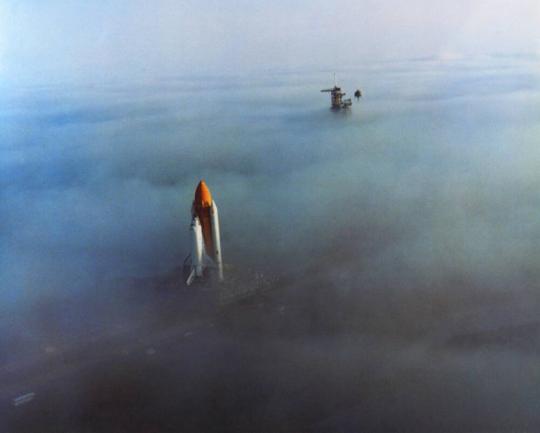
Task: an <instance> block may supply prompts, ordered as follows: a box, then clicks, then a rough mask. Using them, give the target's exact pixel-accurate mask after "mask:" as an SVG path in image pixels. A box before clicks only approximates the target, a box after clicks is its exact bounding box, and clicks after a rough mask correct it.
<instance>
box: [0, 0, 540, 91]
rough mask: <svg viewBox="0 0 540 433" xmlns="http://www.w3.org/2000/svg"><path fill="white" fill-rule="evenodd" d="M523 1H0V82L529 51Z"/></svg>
mask: <svg viewBox="0 0 540 433" xmlns="http://www.w3.org/2000/svg"><path fill="white" fill-rule="evenodd" d="M538 22H540V6H539V4H538V2H537V1H534V0H516V1H513V2H509V1H503V0H475V1H468V0H455V1H444V2H442V1H438V2H437V1H430V0H412V1H408V2H402V1H398V0H386V1H373V0H361V1H354V0H336V1H332V2H330V1H322V0H313V1H307V0H299V1H289V2H285V1H282V0H280V1H272V2H270V1H257V0H255V1H247V0H234V1H230V0H229V1H226V0H225V1H215V0H214V1H209V0H201V1H192V0H186V1H170V0H157V1H153V2H143V1H129V2H128V1H125V0H116V1H110V2H105V1H96V2H86V1H54V0H52V1H47V2H41V1H10V0H8V1H5V2H2V4H1V5H0V78H2V79H3V80H8V81H11V80H16V81H22V82H26V81H34V82H35V81H39V82H47V81H48V80H51V81H62V80H63V79H75V80H83V81H84V80H86V79H88V80H96V79H97V80H100V79H104V78H121V79H122V78H129V77H132V76H133V77H136V76H139V75H145V74H150V75H168V74H178V73H180V74H183V73H190V72H195V73H200V72H211V73H215V72H217V73H219V72H228V73H242V72H246V71H253V70H261V69H262V70H264V69H272V68H277V69H287V68H302V67H307V68H333V67H335V66H334V65H336V64H338V65H339V64H344V65H358V64H362V63H365V62H371V61H377V60H388V59H404V58H417V57H435V58H441V59H447V58H456V57H461V56H475V55H483V54H494V53H495V54H506V55H514V54H528V55H530V54H532V55H537V54H538V52H539V50H540V29H539V26H538V25H537V23H538Z"/></svg>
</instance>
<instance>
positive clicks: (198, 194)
mask: <svg viewBox="0 0 540 433" xmlns="http://www.w3.org/2000/svg"><path fill="white" fill-rule="evenodd" d="M194 204H195V206H197V207H210V206H212V194H210V190H209V189H208V187H207V186H206V183H204V180H201V181H200V182H199V184H198V185H197V189H196V190H195V200H194Z"/></svg>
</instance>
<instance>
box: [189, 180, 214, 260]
mask: <svg viewBox="0 0 540 433" xmlns="http://www.w3.org/2000/svg"><path fill="white" fill-rule="evenodd" d="M211 207H212V194H210V190H209V189H208V186H206V183H205V182H204V180H201V181H200V182H199V184H198V185H197V189H196V190H195V199H194V200H193V206H192V208H191V213H192V216H197V217H198V218H199V221H200V223H201V228H202V234H203V240H204V247H205V249H206V252H207V254H208V255H209V256H210V257H212V258H214V242H213V240H212V219H211V216H210V209H211Z"/></svg>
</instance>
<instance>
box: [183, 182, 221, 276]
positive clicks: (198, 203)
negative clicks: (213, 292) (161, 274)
mask: <svg viewBox="0 0 540 433" xmlns="http://www.w3.org/2000/svg"><path fill="white" fill-rule="evenodd" d="M191 216H192V220H191V227H190V231H191V254H190V256H189V257H188V258H187V259H186V265H187V266H188V269H187V270H188V272H189V275H188V277H187V280H186V284H187V285H188V286H189V285H190V284H191V283H193V281H194V280H195V279H203V278H206V277H208V276H209V274H211V273H213V272H216V274H217V277H218V279H219V281H223V261H222V257H221V234H220V231H219V213H218V208H217V205H216V202H215V201H214V200H213V199H212V194H210V190H209V189H208V187H207V186H206V183H204V180H201V181H200V182H199V184H198V185H197V189H196V190H195V199H194V200H193V205H192V207H191Z"/></svg>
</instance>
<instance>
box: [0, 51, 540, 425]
mask: <svg viewBox="0 0 540 433" xmlns="http://www.w3.org/2000/svg"><path fill="white" fill-rule="evenodd" d="M538 74H539V65H538V61H537V59H535V58H529V57H523V58H520V57H518V58H508V57H501V58H499V57H482V58H477V59H476V60H461V61H460V60H454V61H445V62H441V61H403V62H385V63H374V64H371V65H366V66H365V67H362V68H355V69H346V70H341V71H338V80H339V83H340V85H342V87H344V89H345V90H347V91H348V92H349V94H352V92H353V91H354V89H356V88H358V87H359V88H361V89H363V91H364V96H363V98H362V99H361V100H360V101H359V102H355V103H354V104H353V107H352V110H351V111H350V112H332V111H331V110H330V109H329V108H328V105H329V101H328V95H327V94H322V93H320V92H319V90H320V89H322V88H326V87H328V86H329V85H331V84H332V80H333V76H332V74H331V72H327V71H323V72H317V73H315V72H307V71H305V72H302V73H300V72H295V73H280V74H266V75H265V74H262V75H261V74H259V75H249V74H246V75H237V76H227V77H222V76H217V75H211V76H198V77H193V76H170V77H167V78H164V79H154V80H145V81H129V82H123V81H122V82H120V81H118V82H115V81H110V82H107V83H101V84H96V85H92V86H90V85H88V86H72V87H69V86H43V87H27V88H24V89H21V88H18V89H12V90H10V91H7V90H6V91H5V93H4V94H3V102H2V105H1V111H0V117H1V121H0V143H1V149H2V157H1V160H0V163H1V171H0V172H1V178H0V181H1V202H0V214H1V215H2V224H1V229H0V230H1V231H0V243H1V250H0V271H1V279H2V281H1V285H2V287H1V289H2V291H1V293H0V305H1V306H0V312H1V317H0V320H1V328H0V329H1V330H0V363H4V365H13V364H14V363H15V364H18V363H23V364H24V363H25V362H29V360H32V359H38V358H39V357H40V356H43V351H45V352H47V350H49V351H50V352H52V350H53V349H50V348H51V347H52V348H54V347H64V346H65V347H69V346H70V345H77V344H78V345H81V346H82V347H84V345H85V339H86V338H87V337H88V336H89V335H93V333H97V334H99V333H100V332H109V331H110V329H111V328H110V327H112V326H125V327H127V328H129V327H130V326H135V325H134V324H135V323H136V324H137V326H139V327H140V331H139V332H140V333H141V338H146V339H147V340H148V341H149V342H150V343H149V344H150V345H151V344H152V341H154V340H155V338H154V337H155V332H157V331H156V328H150V327H149V325H148V326H146V325H145V323H147V322H145V320H148V323H154V322H153V321H152V320H154V319H155V317H154V318H150V319H148V317H146V316H144V313H143V312H141V311H143V310H144V308H145V305H146V304H152V305H154V304H155V303H156V302H159V300H160V299H167V302H169V299H171V301H170V302H172V303H174V302H181V300H180V299H179V298H178V299H177V298H174V297H172V298H170V297H171V296H176V295H171V293H180V292H182V291H183V290H185V289H182V288H181V284H179V285H178V287H174V284H173V285H172V286H171V285H169V286H168V287H165V288H161V289H157V288H156V287H157V286H159V284H158V282H159V281H160V279H162V278H164V276H167V275H170V274H171V272H173V271H174V269H176V268H178V266H179V265H180V264H181V263H182V261H183V259H184V257H185V256H186V255H187V254H188V252H189V236H188V235H189V233H188V228H189V222H190V214H189V211H190V205H191V200H192V197H193V192H194V188H195V186H196V184H197V182H198V181H199V180H200V179H205V180H206V182H207V184H208V185H209V187H210V189H211V191H212V193H213V196H214V199H215V200H216V202H217V204H218V205H219V208H220V215H221V226H222V236H223V239H222V245H223V253H224V258H225V262H226V263H227V265H228V266H229V268H228V269H230V271H229V272H230V274H233V275H236V276H238V275H246V276H249V275H252V274H253V273H254V272H256V273H261V274H263V275H265V276H266V277H267V278H269V279H272V281H275V283H274V292H273V294H271V295H270V299H269V300H268V301H267V303H266V304H265V303H264V302H263V303H262V304H261V305H260V306H259V307H256V309H257V308H258V310H257V311H255V312H254V311H253V310H250V309H249V308H248V309H245V310H244V309H240V311H237V310H234V309H233V310H232V311H229V310H227V311H225V312H224V313H222V314H221V315H220V316H219V317H220V318H219V319H217V321H216V322H215V324H213V325H212V326H214V327H213V328H212V329H213V330H212V331H211V332H210V331H209V332H210V333H209V334H208V333H207V334H204V335H203V336H201V337H200V338H197V337H194V338H192V339H191V340H190V342H189V343H186V345H187V346H186V351H185V352H182V355H181V356H178V357H175V356H173V355H166V354H162V353H161V352H160V351H159V350H158V351H157V354H156V356H154V357H153V358H151V360H150V361H148V360H147V358H144V357H142V359H137V361H136V362H135V361H134V362H129V361H128V362H125V363H124V364H117V363H115V362H112V365H111V366H110V367H109V368H105V367H103V366H101V367H99V368H97V367H96V368H95V369H94V370H93V369H90V371H88V369H87V371H86V372H85V374H84V375H81V376H77V380H76V383H74V384H72V385H73V386H71V385H65V387H66V389H69V391H65V393H64V394H65V395H68V396H71V395H76V397H75V398H73V399H72V400H69V404H68V403H67V402H66V401H64V400H62V398H64V397H60V396H59V395H60V394H59V395H58V396H56V397H54V398H51V400H50V401H51V402H50V403H49V404H50V408H49V410H45V411H43V412H40V411H39V410H38V409H36V410H35V412H33V413H32V412H31V416H30V418H27V419H34V420H45V422H46V425H49V426H50V429H51V431H53V430H54V431H59V430H58V429H60V430H61V429H62V428H69V429H72V430H73V431H78V430H77V429H79V430H81V431H83V430H84V429H86V430H84V431H373V432H375V431H377V432H394V431H403V432H415V431H422V432H424V431H426V432H427V431H447V432H483V431H486V432H487V431H490V432H491V431H493V432H494V431H504V432H506V431H518V430H519V431H536V430H537V428H538V427H539V426H540V418H539V415H538V414H539V413H540V398H539V396H538V386H539V385H540V382H539V380H540V379H539V378H540V376H539V375H538V372H539V370H538V353H539V348H540V346H539V345H538V344H539V342H540V322H538V319H537V317H538V314H539V313H540V305H539V299H538V290H539V288H540V287H539V278H540V267H539V266H538V259H539V257H540V247H539V244H538V239H539V236H540V222H539V221H540V220H539V219H538V215H537V209H538V206H539V204H540V199H539V195H538V190H539V189H540V175H539V174H538V173H539V171H538V167H539V163H540V148H539V147H538V137H539V133H540V123H539V119H540V116H539V115H540V110H539V108H538V107H540V86H539V81H538V78H539V75H538ZM160 308H161V307H160ZM160 308H157V307H156V309H155V310H150V313H149V314H150V315H154V314H160V311H161V310H160ZM168 308H169V310H167V314H174V313H171V311H170V309H172V311H173V312H174V309H175V307H174V305H169V307H168ZM178 314H183V313H178ZM143 317H144V319H143ZM179 320H181V318H180V319H179ZM154 325H155V324H154ZM154 325H153V326H154ZM174 326H176V325H167V324H166V323H165V324H161V325H160V326H159V332H164V330H167V329H169V327H174ZM100 329H101V331H100ZM167 332H168V331H167ZM159 335H161V334H159ZM160 338H161V337H160ZM155 344H158V343H155ZM48 348H49V349H48ZM85 356H89V357H90V358H91V357H93V356H99V353H97V354H95V353H94V354H91V355H85ZM66 368H68V367H66ZM70 368H71V367H70ZM36 386H37V385H36ZM22 391H24V390H22ZM22 391H21V392H22ZM64 394H62V395H64ZM108 395H112V396H111V397H104V396H108ZM38 397H39V395H38ZM65 398H67V397H65ZM8 403H9V402H8ZM6 404H7V403H6ZM31 404H35V405H36V406H35V407H38V405H39V401H38V400H37V398H36V402H33V403H31ZM31 404H30V405H29V407H30V409H29V410H30V411H31V410H32V409H31ZM6 407H7V406H6ZM15 409H18V408H15ZM15 409H13V408H7V409H5V408H4V409H3V410H2V411H0V414H4V417H5V419H7V425H8V427H10V428H11V429H12V430H10V431H31V428H32V427H29V426H26V427H24V426H25V424H24V423H23V424H18V422H19V421H18V418H17V414H14V413H12V412H11V411H12V410H15ZM32 417H33V418H32ZM28 422H30V421H28ZM21 426H22V427H21ZM66 426H67V427H66ZM81 426H84V428H83V427H81ZM25 428H26V430H25ZM18 429H19V430H18ZM55 429H57V430H55ZM179 429H180V430H179Z"/></svg>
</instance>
